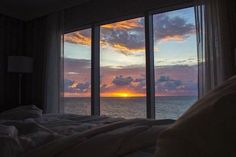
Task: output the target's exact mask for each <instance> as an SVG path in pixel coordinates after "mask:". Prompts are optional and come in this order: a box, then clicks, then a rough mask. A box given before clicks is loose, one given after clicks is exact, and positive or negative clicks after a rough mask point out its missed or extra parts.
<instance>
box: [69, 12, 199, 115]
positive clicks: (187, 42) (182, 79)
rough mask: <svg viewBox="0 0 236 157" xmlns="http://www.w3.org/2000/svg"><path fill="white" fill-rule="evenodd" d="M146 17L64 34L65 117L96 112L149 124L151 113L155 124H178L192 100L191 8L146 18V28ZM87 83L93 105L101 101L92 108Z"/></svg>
mask: <svg viewBox="0 0 236 157" xmlns="http://www.w3.org/2000/svg"><path fill="white" fill-rule="evenodd" d="M146 17H148V16H145V17H139V18H134V19H129V20H124V21H119V22H115V23H110V24H105V25H101V26H94V27H93V28H92V29H93V30H94V31H92V29H85V30H80V31H76V32H72V33H69V34H65V42H64V49H65V50H64V86H65V87H64V95H65V98H64V110H65V113H74V114H80V115H90V114H91V113H93V114H98V113H99V109H100V115H106V116H111V117H123V118H127V119H129V118H146V117H147V116H148V117H151V118H154V113H155V118H156V119H177V118H178V117H180V116H181V115H182V114H183V113H184V112H185V111H186V110H187V109H188V108H189V107H190V106H191V105H192V104H193V103H194V102H195V101H196V100H197V98H198V56H197V45H196V28H195V15H194V8H193V7H190V8H185V9H180V10H174V11H168V12H163V13H158V14H149V17H148V18H147V19H146V20H147V21H146V22H145V18H146ZM150 17H152V19H151V18H150ZM151 22H153V23H151ZM145 25H146V26H147V27H145ZM152 26H153V30H152ZM99 28H100V29H99ZM145 29H146V30H145ZM99 30H100V32H99ZM92 32H93V42H91V40H92V39H91V38H92V37H91V34H92ZM145 32H147V34H145ZM152 33H153V34H152ZM99 37H100V40H99ZM152 37H153V38H152ZM145 39H148V40H147V41H145ZM149 41H150V43H149ZM152 41H154V45H152V43H151V42H152ZM91 43H93V56H92V57H93V58H92V59H91V54H92V52H91V51H92V49H91ZM145 44H147V45H145ZM98 45H100V47H99V46H98ZM146 46H148V47H146ZM152 49H154V52H152ZM148 50H150V52H149V51H148ZM146 51H147V52H146ZM98 52H100V53H98ZM153 55H154V57H152V56H153ZM146 57H147V58H146ZM146 61H148V62H146ZM149 61H150V62H149ZM153 61H154V62H153ZM91 63H93V64H92V65H93V69H91ZM153 63H154V64H153ZM98 65H100V67H99V66H98ZM97 69H98V70H97ZM153 69H154V75H153V73H152V72H153ZM91 70H92V72H93V74H94V73H96V74H94V77H93V79H91ZM99 70H100V71H99ZM146 70H147V72H146ZM99 73H100V87H99V84H98V83H99V81H97V80H99V79H96V77H98V76H99ZM98 78H99V77H98ZM91 80H94V81H93V83H94V84H95V86H93V88H92V91H93V96H94V97H95V98H96V99H93V100H97V99H98V98H99V96H100V102H99V101H96V102H95V101H92V102H93V104H91ZM96 81H97V82H96ZM146 83H148V84H150V85H149V86H147V85H146ZM154 88H155V91H154V92H155V93H154V92H153V90H152V89H154ZM99 89H100V90H99ZM99 91H100V93H99ZM154 99H155V103H154V101H152V100H154ZM147 102H149V103H147ZM99 103H100V108H99ZM91 108H92V112H91ZM154 108H155V109H154ZM154 110H155V111H154Z"/></svg>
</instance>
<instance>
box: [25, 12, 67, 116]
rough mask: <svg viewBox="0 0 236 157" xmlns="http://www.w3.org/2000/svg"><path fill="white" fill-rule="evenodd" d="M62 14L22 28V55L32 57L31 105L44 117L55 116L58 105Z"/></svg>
mask: <svg viewBox="0 0 236 157" xmlns="http://www.w3.org/2000/svg"><path fill="white" fill-rule="evenodd" d="M63 18H64V14H63V12H56V13H53V14H50V15H48V16H45V17H41V18H38V19H35V20H33V21H30V22H28V23H27V24H26V29H25V31H26V39H25V47H26V51H27V52H28V53H30V54H33V58H34V71H33V79H32V80H33V83H32V95H33V103H34V104H35V105H37V106H39V107H41V108H42V109H43V110H44V112H45V113H58V112H60V111H61V110H63V109H61V105H60V102H61V101H60V89H61V87H63V86H61V85H60V84H62V83H61V81H60V78H61V75H62V74H61V72H62V71H61V67H60V66H61V62H62V61H61V55H62V54H63V48H62V47H63V44H62V36H63V33H64V29H63Z"/></svg>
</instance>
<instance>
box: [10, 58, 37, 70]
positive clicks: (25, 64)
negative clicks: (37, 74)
mask: <svg viewBox="0 0 236 157" xmlns="http://www.w3.org/2000/svg"><path fill="white" fill-rule="evenodd" d="M8 72H12V73H32V72H33V59H32V58H31V57H25V56H8Z"/></svg>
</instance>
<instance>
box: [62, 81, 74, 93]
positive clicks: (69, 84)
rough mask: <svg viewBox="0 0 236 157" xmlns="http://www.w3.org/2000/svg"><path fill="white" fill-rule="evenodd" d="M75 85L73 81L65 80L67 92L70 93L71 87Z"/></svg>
mask: <svg viewBox="0 0 236 157" xmlns="http://www.w3.org/2000/svg"><path fill="white" fill-rule="evenodd" d="M73 83H74V81H73V80H69V79H65V80H64V90H65V91H70V89H71V86H72V85H73Z"/></svg>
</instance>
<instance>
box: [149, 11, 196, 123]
mask: <svg viewBox="0 0 236 157" xmlns="http://www.w3.org/2000/svg"><path fill="white" fill-rule="evenodd" d="M153 18H154V20H153V23H154V38H155V39H154V40H155V82H156V86H155V89H156V119H164V118H172V119H177V118H178V117H179V116H181V115H182V114H183V113H184V112H185V111H186V110H187V109H188V108H189V107H190V106H191V105H192V104H193V103H194V102H195V101H196V100H197V97H198V65H197V48H196V32H195V19H194V18H195V16H194V8H187V9H181V10H176V11H170V12H165V13H161V14H156V15H154V17H153Z"/></svg>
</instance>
